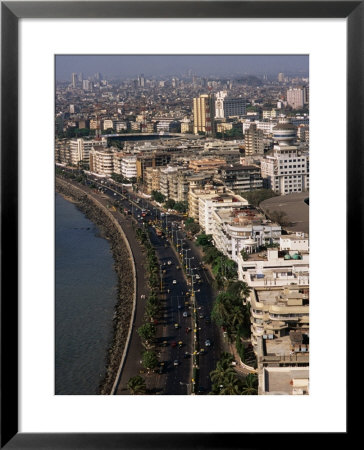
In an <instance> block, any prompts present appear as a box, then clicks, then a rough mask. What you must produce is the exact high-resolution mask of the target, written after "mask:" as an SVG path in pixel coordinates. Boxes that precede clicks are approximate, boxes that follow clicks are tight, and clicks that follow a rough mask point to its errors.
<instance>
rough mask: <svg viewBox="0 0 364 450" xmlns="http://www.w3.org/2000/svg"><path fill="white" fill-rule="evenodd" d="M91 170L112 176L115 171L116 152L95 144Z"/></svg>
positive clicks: (91, 156)
mask: <svg viewBox="0 0 364 450" xmlns="http://www.w3.org/2000/svg"><path fill="white" fill-rule="evenodd" d="M90 171H91V172H94V173H97V174H99V175H106V176H111V174H112V173H113V172H114V153H113V152H112V151H111V150H109V149H107V148H105V147H102V146H100V145H94V146H93V147H92V149H91V151H90Z"/></svg>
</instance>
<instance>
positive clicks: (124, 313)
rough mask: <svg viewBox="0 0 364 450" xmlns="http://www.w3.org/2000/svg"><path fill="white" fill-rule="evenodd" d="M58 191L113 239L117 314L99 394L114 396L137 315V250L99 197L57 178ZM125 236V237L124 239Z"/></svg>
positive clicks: (111, 243)
mask: <svg viewBox="0 0 364 450" xmlns="http://www.w3.org/2000/svg"><path fill="white" fill-rule="evenodd" d="M55 186H56V192H58V193H59V194H61V195H63V196H65V197H68V200H70V201H72V200H73V202H74V203H75V204H76V206H77V208H78V209H79V210H80V211H81V212H82V213H83V214H84V215H85V216H86V217H87V218H88V219H90V220H91V221H92V222H93V223H95V225H97V227H98V228H99V230H100V232H101V235H102V237H104V238H106V239H108V240H109V242H110V245H111V251H112V255H113V259H114V269H115V271H116V274H117V279H118V285H117V301H116V305H115V312H114V317H113V337H112V342H111V344H110V346H109V349H108V352H107V355H106V369H105V376H104V379H103V381H102V382H101V383H100V385H99V394H102V395H112V394H113V393H114V392H115V388H116V386H117V383H118V379H119V376H120V373H121V370H122V366H123V363H124V361H125V357H126V354H127V350H128V343H129V339H130V335H131V330H132V326H133V321H134V315H135V303H136V271H135V263H134V258H133V253H132V251H131V248H130V245H129V242H128V240H127V238H126V236H125V233H124V231H123V230H122V228H121V226H120V224H119V223H118V222H117V221H116V219H115V218H114V217H113V215H112V214H111V213H110V212H109V211H108V210H107V209H106V208H105V206H104V205H102V204H101V203H100V202H99V201H98V200H97V199H96V198H94V197H93V196H92V195H89V194H88V193H87V192H86V191H84V190H83V189H82V188H79V187H78V186H74V185H73V184H71V183H69V182H67V181H65V180H62V179H60V178H59V177H56V183H55ZM120 238H121V239H120Z"/></svg>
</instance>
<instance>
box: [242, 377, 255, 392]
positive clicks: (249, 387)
mask: <svg viewBox="0 0 364 450" xmlns="http://www.w3.org/2000/svg"><path fill="white" fill-rule="evenodd" d="M241 395H258V378H257V376H256V375H255V374H253V373H250V374H249V375H247V377H246V378H245V381H244V384H243V389H242V392H241Z"/></svg>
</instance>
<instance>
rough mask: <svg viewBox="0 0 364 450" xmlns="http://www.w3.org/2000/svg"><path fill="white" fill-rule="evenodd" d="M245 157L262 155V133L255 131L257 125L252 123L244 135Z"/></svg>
mask: <svg viewBox="0 0 364 450" xmlns="http://www.w3.org/2000/svg"><path fill="white" fill-rule="evenodd" d="M244 139H245V156H253V155H263V154H264V140H263V139H264V133H263V131H262V130H258V129H257V125H256V124H255V123H252V124H251V125H250V127H249V128H248V129H247V130H246V132H245V135H244Z"/></svg>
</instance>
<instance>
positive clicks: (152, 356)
mask: <svg viewBox="0 0 364 450" xmlns="http://www.w3.org/2000/svg"><path fill="white" fill-rule="evenodd" d="M135 234H136V238H137V240H138V241H139V242H140V243H141V244H142V245H143V246H144V247H145V249H146V251H147V252H146V263H147V265H146V267H147V270H148V276H149V287H150V294H149V296H148V298H147V299H146V302H145V312H144V323H143V324H142V325H141V326H140V327H139V328H138V330H137V333H138V335H139V337H140V339H141V341H142V345H143V347H144V348H145V351H143V353H142V355H141V356H142V360H141V361H142V365H143V367H144V368H145V369H146V370H147V371H150V370H153V369H155V368H156V367H157V366H158V364H159V361H158V357H157V354H156V352H155V351H154V350H153V347H154V344H155V336H156V332H157V329H156V326H155V323H154V321H155V320H156V318H157V317H158V316H159V313H160V311H161V300H160V297H159V276H158V272H159V264H158V258H157V255H156V252H155V250H154V248H153V246H152V244H151V242H150V239H149V236H148V233H147V231H146V230H145V229H143V228H137V229H136V231H135ZM127 387H128V389H129V392H130V394H132V395H143V394H146V393H147V388H146V383H145V380H144V378H143V377H142V376H140V375H137V376H134V377H131V378H130V379H129V381H128V384H127Z"/></svg>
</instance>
